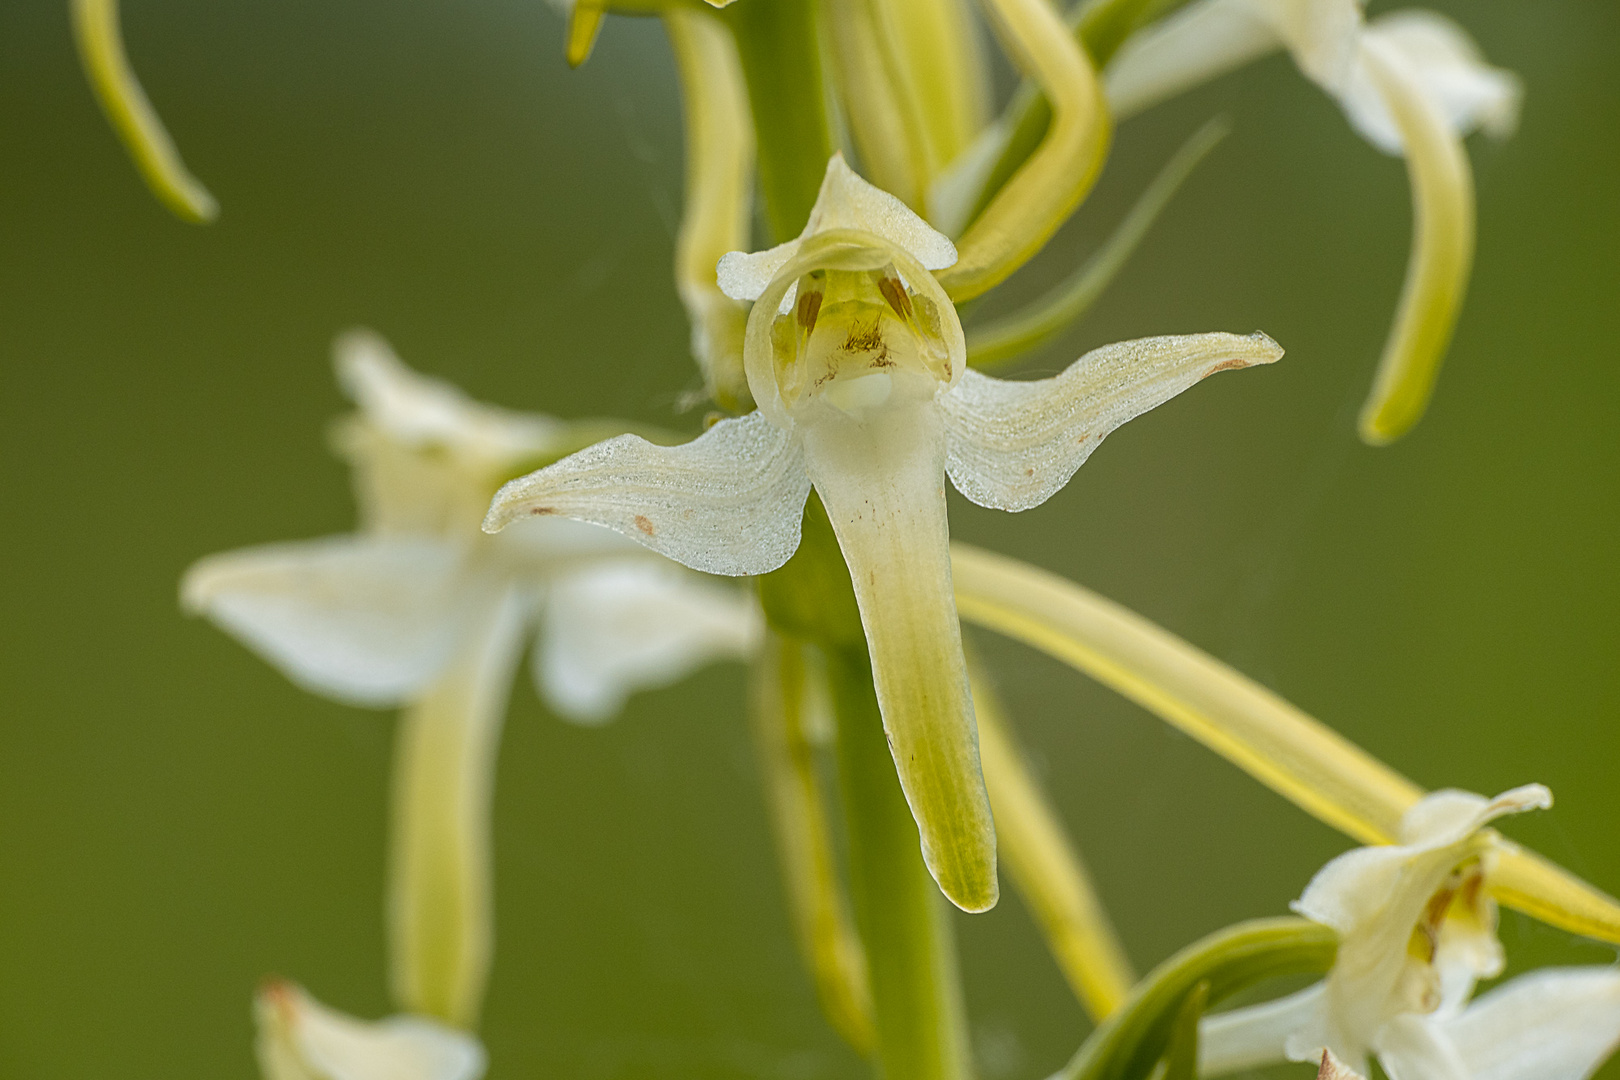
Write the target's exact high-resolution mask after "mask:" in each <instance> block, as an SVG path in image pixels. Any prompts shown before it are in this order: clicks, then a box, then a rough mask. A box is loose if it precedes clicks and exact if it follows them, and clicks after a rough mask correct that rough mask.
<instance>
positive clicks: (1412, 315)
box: [1107, 0, 1522, 444]
mask: <svg viewBox="0 0 1620 1080" xmlns="http://www.w3.org/2000/svg"><path fill="white" fill-rule="evenodd" d="M1361 8H1362V4H1361V0H1199V2H1198V3H1195V4H1193V5H1191V6H1189V7H1187V8H1185V9H1183V10H1182V11H1180V12H1178V13H1176V14H1175V15H1172V16H1170V17H1169V18H1166V19H1165V20H1164V21H1163V22H1161V23H1159V24H1157V25H1155V26H1153V27H1151V28H1149V29H1148V30H1146V31H1144V32H1142V33H1140V34H1138V35H1136V36H1135V37H1133V38H1132V39H1131V40H1130V41H1129V42H1127V44H1126V45H1125V47H1124V48H1122V49H1121V50H1120V53H1119V55H1118V56H1117V57H1116V58H1115V61H1114V63H1113V65H1112V66H1110V68H1109V70H1108V75H1107V91H1108V100H1109V103H1110V105H1111V106H1112V107H1113V109H1114V112H1115V115H1116V116H1119V117H1123V116H1126V115H1129V114H1131V113H1134V112H1137V111H1139V110H1141V109H1144V108H1146V107H1147V106H1149V105H1152V104H1154V103H1156V102H1158V101H1162V100H1164V99H1165V98H1167V97H1170V96H1172V95H1174V94H1177V93H1180V92H1181V91H1183V90H1186V89H1188V88H1190V87H1192V86H1196V85H1198V84H1199V83H1201V82H1204V81H1205V80H1207V79H1210V78H1213V77H1215V76H1217V75H1220V74H1223V73H1224V72H1226V71H1229V70H1231V69H1232V68H1235V67H1237V66H1239V65H1241V64H1244V63H1247V62H1248V61H1250V60H1252V59H1255V58H1257V57H1259V56H1262V55H1264V54H1266V53H1268V52H1271V51H1273V50H1275V49H1277V48H1280V47H1285V48H1287V49H1288V51H1289V52H1290V53H1292V54H1293V57H1294V61H1295V63H1296V64H1298V66H1299V69H1300V71H1301V72H1303V73H1304V74H1305V76H1306V77H1307V78H1309V79H1311V80H1312V81H1313V82H1315V83H1316V84H1317V85H1319V86H1321V87H1322V89H1324V90H1326V91H1327V92H1328V93H1329V94H1331V95H1332V96H1333V97H1334V98H1335V99H1337V100H1338V102H1339V103H1340V105H1341V106H1342V107H1343V108H1344V110H1345V113H1346V114H1347V115H1348V117H1349V119H1350V122H1351V124H1352V125H1353V126H1354V127H1355V129H1356V130H1357V131H1359V132H1360V133H1361V134H1362V135H1363V136H1364V137H1365V138H1366V139H1367V140H1368V141H1369V142H1371V143H1372V144H1373V145H1374V146H1376V147H1378V148H1379V149H1380V150H1383V151H1384V152H1385V153H1389V154H1397V155H1404V156H1405V157H1406V160H1407V168H1408V171H1409V172H1410V174H1411V180H1412V198H1413V207H1414V213H1413V237H1412V254H1411V261H1410V263H1409V264H1408V267H1407V275H1406V286H1405V289H1404V291H1403V293H1402V296H1401V301H1400V307H1399V309H1398V310H1397V312H1396V316H1395V323H1394V326H1393V327H1392V328H1391V330H1390V336H1389V339H1388V340H1387V342H1386V343H1385V346H1384V354H1383V358H1382V360H1381V361H1380V362H1379V367H1378V373H1377V375H1376V376H1375V380H1374V385H1373V390H1372V394H1371V396H1370V397H1369V398H1368V400H1367V403H1366V405H1365V406H1364V408H1363V410H1362V414H1361V435H1362V438H1363V439H1364V440H1366V441H1367V442H1369V443H1374V444H1381V443H1387V442H1390V441H1392V440H1394V439H1397V438H1399V437H1400V436H1401V435H1403V434H1405V433H1406V432H1407V431H1408V430H1409V429H1410V428H1411V427H1412V425H1414V424H1416V423H1417V421H1418V419H1419V418H1420V417H1421V416H1422V415H1423V411H1424V409H1425V408H1426V407H1427V405H1428V401H1429V397H1430V394H1431V393H1432V391H1433V388H1434V380H1435V377H1436V375H1437V374H1438V372H1439V367H1440V362H1441V360H1442V359H1443V358H1444V356H1445V352H1446V347H1447V345H1448V344H1449V343H1450V340H1451V332H1452V329H1453V327H1454V325H1455V322H1456V316H1457V311H1458V309H1459V308H1460V306H1461V303H1462V296H1463V293H1464V291H1465V290H1466V288H1467V284H1468V273H1469V268H1470V265H1471V263H1472V260H1473V249H1474V189H1473V177H1472V174H1471V173H1470V171H1469V167H1468V155H1467V154H1466V152H1465V151H1464V149H1463V146H1462V137H1463V136H1465V135H1467V134H1468V133H1469V132H1471V131H1474V130H1476V129H1482V130H1484V131H1485V132H1486V133H1487V134H1489V135H1491V136H1493V137H1496V138H1503V137H1506V136H1507V135H1510V134H1512V132H1513V129H1514V127H1515V125H1516V124H1517V122H1518V113H1519V101H1520V98H1521V96H1522V87H1521V85H1520V82H1519V80H1518V77H1517V76H1515V75H1514V74H1513V73H1511V72H1508V71H1504V70H1502V69H1501V68H1495V67H1491V66H1490V65H1488V64H1487V63H1486V62H1485V61H1484V59H1483V58H1482V57H1481V56H1480V53H1479V50H1478V48H1477V47H1475V45H1474V43H1473V41H1472V40H1470V38H1469V37H1468V34H1467V33H1466V32H1465V31H1464V30H1463V29H1462V28H1461V27H1459V26H1458V25H1457V24H1455V23H1453V22H1452V21H1450V20H1449V19H1447V18H1445V17H1444V16H1441V15H1438V14H1436V13H1434V12H1431V11H1421V10H1406V11H1396V12H1391V13H1390V14H1387V15H1383V16H1380V17H1379V18H1376V19H1373V20H1372V21H1370V22H1365V21H1363V19H1362V14H1361Z"/></svg>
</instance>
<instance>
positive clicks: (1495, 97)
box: [1340, 11, 1524, 154]
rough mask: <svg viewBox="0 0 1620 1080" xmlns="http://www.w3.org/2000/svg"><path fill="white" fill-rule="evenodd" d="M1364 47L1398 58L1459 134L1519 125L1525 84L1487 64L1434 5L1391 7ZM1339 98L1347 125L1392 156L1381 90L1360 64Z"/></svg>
mask: <svg viewBox="0 0 1620 1080" xmlns="http://www.w3.org/2000/svg"><path fill="white" fill-rule="evenodd" d="M1363 43H1364V47H1368V48H1376V49H1378V50H1379V51H1380V54H1381V55H1382V56H1384V57H1385V58H1386V59H1388V60H1390V61H1392V62H1394V63H1398V64H1400V65H1401V66H1402V68H1403V69H1404V70H1405V71H1407V72H1408V73H1409V74H1410V75H1411V77H1412V78H1413V79H1414V80H1415V81H1416V82H1417V84H1418V85H1419V86H1421V87H1422V88H1423V91H1424V93H1425V94H1426V96H1427V97H1428V98H1429V100H1431V101H1432V102H1433V103H1434V104H1435V105H1436V106H1437V107H1438V108H1439V109H1440V112H1441V113H1442V114H1443V115H1444V117H1445V119H1446V122H1447V124H1448V125H1449V126H1450V127H1451V129H1452V130H1453V131H1455V132H1456V133H1458V134H1459V135H1466V134H1468V133H1469V132H1471V131H1474V130H1475V129H1483V130H1484V131H1485V132H1486V133H1487V134H1489V135H1490V136H1492V137H1493V138H1505V137H1506V136H1508V135H1511V134H1512V133H1513V129H1514V128H1515V127H1516V126H1517V124H1518V117H1519V103H1520V100H1521V99H1522V97H1523V94H1524V87H1523V84H1522V83H1521V82H1520V81H1519V77H1518V76H1517V75H1515V74H1513V73H1512V72H1511V71H1505V70H1503V69H1501V68H1496V67H1491V66H1490V65H1489V64H1487V63H1486V62H1485V60H1484V58H1483V57H1482V56H1481V55H1480V53H1479V49H1478V48H1477V47H1476V46H1475V45H1474V42H1473V40H1472V39H1471V38H1469V36H1468V34H1467V32H1466V31H1464V30H1463V29H1462V27H1460V26H1458V25H1457V24H1456V23H1454V22H1452V21H1451V20H1450V19H1447V18H1446V17H1445V16H1443V15H1440V14H1437V13H1435V12H1432V11H1396V12H1392V13H1390V14H1389V15H1385V16H1383V17H1382V18H1378V19H1374V20H1373V21H1372V22H1371V23H1369V24H1368V26H1367V28H1366V30H1365V32H1364V37H1363ZM1340 100H1341V102H1342V103H1343V105H1344V109H1345V112H1346V114H1347V115H1348V116H1349V118H1350V123H1351V124H1352V125H1353V126H1354V127H1355V129H1356V130H1357V131H1359V132H1360V133H1361V134H1362V136H1363V137H1364V138H1366V139H1367V141H1368V142H1371V143H1372V144H1373V145H1374V146H1376V147H1378V148H1379V149H1381V150H1383V151H1385V152H1386V153H1390V154H1399V153H1401V151H1402V145H1403V142H1404V140H1403V139H1402V137H1401V133H1400V129H1399V126H1398V125H1397V124H1396V123H1395V118H1394V117H1393V116H1392V115H1391V113H1390V109H1389V106H1388V104H1387V103H1386V102H1385V100H1384V95H1383V94H1382V93H1380V92H1379V89H1378V86H1377V84H1376V82H1375V80H1374V79H1373V76H1372V74H1371V73H1370V72H1369V71H1368V70H1367V68H1366V66H1365V65H1364V64H1359V63H1358V64H1356V65H1355V66H1354V67H1353V68H1352V69H1351V72H1350V77H1349V79H1348V81H1347V83H1346V85H1345V87H1344V90H1343V92H1342V94H1341V95H1340Z"/></svg>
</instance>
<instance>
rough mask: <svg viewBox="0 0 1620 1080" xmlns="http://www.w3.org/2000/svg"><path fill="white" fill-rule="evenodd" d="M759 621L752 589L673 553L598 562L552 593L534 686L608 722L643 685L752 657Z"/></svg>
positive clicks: (564, 711)
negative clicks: (714, 576)
mask: <svg viewBox="0 0 1620 1080" xmlns="http://www.w3.org/2000/svg"><path fill="white" fill-rule="evenodd" d="M761 622H762V620H761V617H760V613H759V608H758V605H757V604H755V603H754V601H753V599H752V598H751V597H750V596H749V595H747V594H745V593H743V592H741V591H739V590H738V589H737V588H735V587H734V586H731V585H729V584H727V585H722V584H720V583H719V582H716V581H713V580H704V579H701V578H699V577H697V576H696V575H694V574H690V573H688V572H687V571H685V570H682V569H680V568H679V567H676V566H673V565H671V564H669V563H666V562H652V561H650V560H642V561H634V562H632V561H626V562H620V563H610V564H605V565H598V566H595V567H591V568H589V569H586V570H582V571H580V572H579V573H576V574H570V575H567V576H566V577H563V578H560V579H559V580H557V581H556V582H555V583H554V584H553V585H552V587H551V589H550V591H549V592H548V594H547V597H546V606H545V615H544V617H543V622H542V629H541V632H540V636H539V638H538V640H537V641H536V643H535V662H534V665H533V670H534V674H535V679H536V687H537V689H538V690H539V692H540V695H541V696H542V697H543V698H544V699H545V700H546V702H547V703H548V704H549V705H550V706H551V707H552V708H553V709H554V710H556V711H557V712H558V713H559V714H561V715H562V716H564V717H566V718H568V719H570V720H574V721H577V722H580V723H601V722H603V721H605V720H608V719H610V718H611V717H612V716H613V715H614V714H615V713H617V712H618V711H619V710H620V708H622V707H623V705H624V703H625V700H626V699H627V698H628V697H629V696H630V695H631V694H632V693H633V692H635V691H637V690H641V689H647V688H651V687H655V686H663V685H666V684H668V683H672V682H675V681H677V680H679V679H681V678H683V677H684V676H685V675H687V674H688V673H690V672H692V671H694V670H696V669H697V668H698V667H700V666H702V665H704V664H706V663H708V662H709V661H711V660H718V659H725V658H733V659H741V658H743V657H746V656H748V655H749V654H750V653H751V652H752V651H753V650H754V648H755V646H756V645H757V644H758V643H759V638H760V633H761V631H762V629H763V627H762V625H761Z"/></svg>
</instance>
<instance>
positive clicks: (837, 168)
mask: <svg viewBox="0 0 1620 1080" xmlns="http://www.w3.org/2000/svg"><path fill="white" fill-rule="evenodd" d="M955 257H956V251H955V248H954V247H953V246H952V244H951V242H950V241H949V240H948V239H947V238H946V237H945V236H943V235H941V234H940V233H938V232H936V231H935V230H934V229H932V228H931V227H930V226H929V225H928V224H927V223H926V222H924V221H923V220H922V219H921V218H920V217H918V216H917V215H916V214H915V213H913V212H912V211H911V210H909V209H907V208H906V207H905V206H904V205H903V204H902V203H901V202H900V201H899V200H898V199H896V198H894V197H893V196H892V195H890V194H888V193H887V192H884V191H880V190H879V189H877V188H875V187H873V186H872V185H870V184H868V183H867V182H866V181H864V180H862V179H861V178H860V177H859V176H857V175H855V173H854V172H852V171H851V170H850V169H849V167H848V166H847V165H845V164H844V161H843V158H842V157H840V156H837V155H835V156H834V157H833V158H832V160H831V161H830V162H829V163H828V166H827V172H826V176H825V179H824V181H823V184H822V188H821V194H820V198H819V199H818V200H817V202H816V205H815V208H814V209H813V210H812V212H811V214H810V219H809V221H808V223H807V224H806V225H805V228H804V231H803V233H802V234H801V235H800V236H799V237H798V238H797V239H795V240H791V241H789V242H787V243H785V244H781V245H779V246H777V247H774V248H771V249H770V250H768V251H762V252H757V253H754V254H744V253H742V252H735V253H732V254H730V255H727V256H726V257H725V258H724V259H722V260H721V263H720V267H719V279H720V286H721V288H722V289H724V290H725V291H726V293H727V294H728V295H730V296H733V297H735V298H737V299H742V300H752V301H753V302H754V307H753V310H752V312H751V313H750V315H749V321H748V331H747V338H746V343H745V366H746V369H747V375H748V383H749V387H750V389H751V391H752V393H753V397H754V400H755V402H756V403H758V406H759V411H758V412H755V413H751V414H749V415H748V416H745V417H742V418H741V419H736V420H722V421H720V422H719V423H717V424H715V425H714V426H713V427H712V428H710V429H709V430H708V431H706V432H705V433H704V434H703V435H701V436H699V437H698V438H697V439H696V440H694V441H692V442H691V443H688V444H686V445H685V446H680V447H673V448H668V447H659V446H654V445H653V444H651V443H649V442H647V441H646V440H643V439H639V438H637V437H635V436H621V437H619V438H617V439H613V440H610V441H608V442H605V443H602V444H601V445H598V446H594V447H591V448H590V449H588V450H584V451H581V452H580V453H578V454H576V455H574V456H572V457H569V458H567V459H565V460H563V461H561V462H558V463H557V464H555V465H553V466H550V467H548V468H545V469H542V470H540V471H538V472H536V473H534V474H532V475H530V476H526V477H524V478H522V479H520V480H514V481H512V482H511V483H509V484H507V485H506V486H505V487H503V488H502V489H501V491H500V492H499V493H498V494H497V495H496V497H495V501H494V504H493V506H492V507H491V509H490V513H489V517H488V519H487V520H486V522H485V525H484V527H485V528H486V529H487V530H490V531H498V530H500V529H502V528H504V527H506V526H507V525H510V524H512V523H514V522H517V521H520V520H523V519H525V518H530V517H535V516H552V515H562V516H568V517H574V518H578V519H581V520H584V521H591V522H595V523H597V524H601V525H607V526H609V527H610V528H614V529H618V530H619V531H620V532H623V533H624V534H625V535H627V536H630V537H632V538H634V539H636V540H638V541H640V542H641V543H643V544H645V545H646V546H648V547H651V548H652V549H653V550H655V551H658V552H660V553H662V554H664V555H667V556H669V557H670V558H672V559H675V560H676V561H677V562H681V563H684V564H685V565H687V566H691V567H693V568H695V569H700V570H705V571H707V572H710V573H717V574H735V575H743V574H763V573H766V572H768V571H771V570H774V569H776V568H777V567H779V566H781V565H782V564H783V563H784V562H786V561H787V559H788V557H789V556H790V555H792V554H793V551H794V550H795V548H797V546H798V543H799V525H800V518H801V516H802V514H803V508H804V502H805V499H806V497H807V496H808V494H809V491H810V488H811V487H812V486H813V487H814V488H815V489H816V492H817V493H818V494H819V496H820V498H821V500H822V502H823V503H824V504H825V505H826V507H827V512H828V514H829V516H830V518H831V520H832V523H833V528H834V530H835V531H836V533H837V535H838V542H839V546H840V547H841V549H842V551H843V554H844V558H845V560H846V561H847V562H848V564H849V567H850V571H851V575H852V577H853V580H854V585H855V594H856V599H857V601H858V602H859V605H860V610H861V618H862V623H863V625H864V627H865V631H866V636H867V642H868V645H869V647H870V650H871V659H872V668H873V679H874V683H875V686H876V689H877V695H878V701H879V704H880V707H881V709H882V713H883V721H884V727H885V730H886V731H887V733H888V735H889V740H890V746H891V749H892V751H893V754H894V759H895V764H896V767H897V768H898V770H899V774H900V782H901V786H902V787H903V788H904V790H905V793H906V798H907V801H908V802H909V803H910V805H911V809H912V812H913V814H914V815H915V817H916V819H917V823H918V828H919V829H920V831H921V836H922V846H923V855H924V859H925V860H926V861H927V863H928V867H929V870H930V872H931V873H932V874H933V875H934V878H935V880H936V881H938V882H939V884H940V887H941V889H942V890H943V891H944V892H945V894H946V895H947V896H948V897H950V898H951V900H953V901H954V902H955V903H956V904H958V905H959V906H961V907H963V908H965V909H967V910H970V911H980V910H984V909H986V908H988V907H990V906H991V905H993V904H994V903H995V900H996V896H997V887H996V878H995V834H994V830H993V827H992V824H991V818H990V808H989V803H988V801H987V799H986V797H985V794H984V783H983V780H982V778H981V775H980V768H979V754H978V744H977V736H976V733H975V727H974V720H973V704H972V698H971V696H970V694H969V692H968V685H967V675H966V666H965V663H964V661H963V658H962V646H961V637H960V630H959V628H958V625H957V620H956V609H955V603H954V600H953V599H952V593H951V568H950V552H949V536H948V529H947V524H946V520H945V483H944V481H945V476H946V475H947V474H948V475H949V476H950V478H951V481H952V482H953V483H954V484H955V485H956V487H957V489H958V490H959V491H961V492H962V493H963V494H964V495H966V496H967V497H968V498H969V499H972V500H973V501H974V502H976V503H979V504H980V505H983V506H993V507H997V508H1000V509H1003V510H1025V509H1028V508H1030V507H1032V506H1038V505H1040V504H1041V503H1043V502H1045V501H1046V500H1047V499H1048V498H1050V497H1051V496H1052V495H1053V494H1054V493H1055V492H1057V490H1058V489H1059V488H1061V487H1062V486H1063V485H1064V484H1065V483H1067V482H1068V480H1069V477H1070V476H1072V475H1073V474H1074V472H1075V470H1076V469H1078V468H1079V467H1080V465H1081V463H1082V462H1084V461H1085V459H1086V458H1087V457H1088V456H1089V455H1090V453H1091V452H1092V450H1094V449H1095V448H1096V447H1097V445H1098V444H1099V443H1100V442H1101V441H1102V439H1103V437H1104V436H1106V435H1107V434H1108V433H1109V432H1110V431H1112V430H1114V429H1115V428H1116V427H1118V426H1119V425H1120V424H1123V423H1124V422H1125V421H1126V420H1129V419H1130V418H1131V417H1133V416H1137V415H1139V414H1141V413H1143V412H1146V411H1147V410H1148V409H1151V408H1153V407H1154V406H1156V405H1159V404H1162V403H1163V402H1165V401H1167V400H1169V399H1170V398H1171V397H1174V396H1175V395H1176V394H1178V393H1180V392H1181V391H1182V390H1185V389H1186V388H1188V387H1189V386H1191V385H1192V384H1194V383H1196V382H1197V381H1199V380H1200V379H1202V378H1203V377H1204V376H1206V375H1210V374H1213V373H1214V372H1216V371H1222V370H1226V369H1228V368H1238V367H1247V366H1249V365H1251V364H1261V363H1270V362H1271V361H1273V360H1276V359H1277V358H1278V357H1279V356H1280V355H1282V350H1281V349H1279V348H1278V347H1277V345H1276V343H1275V342H1273V341H1272V340H1271V339H1270V338H1267V337H1265V336H1264V335H1254V336H1251V337H1241V336H1236V335H1231V334H1203V335H1195V336H1191V337H1165V338H1151V339H1147V340H1143V341H1136V342H1127V343H1124V344H1120V345H1111V346H1108V347H1105V348H1103V349H1098V350H1096V351H1094V352H1092V353H1089V354H1087V355H1086V356H1084V357H1082V358H1081V359H1080V360H1078V361H1076V362H1075V363H1074V364H1073V365H1071V366H1070V367H1069V368H1068V370H1066V371H1065V372H1063V373H1062V374H1061V375H1058V376H1057V377H1055V378H1051V379H1043V380H1040V381H1036V382H1005V381H1002V380H998V379H993V378H990V377H988V376H985V375H981V374H979V373H978V372H975V371H970V370H968V369H967V367H966V364H965V363H964V359H965V357H964V345H963V337H962V329H961V324H960V323H959V322H958V320H957V316H956V311H955V308H954V307H953V306H952V304H951V302H950V300H949V299H948V298H947V297H946V295H945V293H944V291H943V290H942V289H941V288H940V286H939V284H938V283H937V282H936V281H935V279H934V277H933V273H932V271H935V270H939V269H942V268H944V267H947V266H949V265H951V263H952V262H953V261H954V260H955Z"/></svg>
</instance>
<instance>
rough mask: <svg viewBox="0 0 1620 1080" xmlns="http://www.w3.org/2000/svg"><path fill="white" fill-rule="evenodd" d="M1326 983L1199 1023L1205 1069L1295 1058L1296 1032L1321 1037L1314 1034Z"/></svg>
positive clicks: (1208, 1072) (1216, 1071) (1212, 1072)
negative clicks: (1291, 1052)
mask: <svg viewBox="0 0 1620 1080" xmlns="http://www.w3.org/2000/svg"><path fill="white" fill-rule="evenodd" d="M1322 989H1323V988H1322V984H1321V983H1317V984H1315V985H1314V986H1308V987H1306V988H1305V989H1304V990H1301V991H1299V992H1298V993H1296V994H1289V995H1288V996H1287V997H1282V998H1278V999H1277V1000H1275V1001H1268V1002H1265V1003H1264V1004H1261V1005H1251V1006H1248V1007H1247V1008H1242V1009H1233V1010H1231V1011H1230V1012H1223V1013H1215V1014H1213V1015H1211V1016H1207V1017H1205V1018H1204V1019H1203V1021H1202V1022H1200V1023H1199V1025H1198V1073H1199V1075H1200V1076H1219V1075H1221V1074H1222V1073H1229V1072H1237V1071H1238V1070H1240V1069H1255V1068H1259V1067H1261V1066H1263V1065H1273V1064H1276V1063H1277V1062H1280V1061H1288V1060H1291V1057H1290V1055H1289V1053H1288V1045H1289V1040H1290V1037H1292V1036H1297V1035H1300V1034H1302V1033H1303V1034H1304V1035H1305V1040H1306V1041H1307V1042H1315V1041H1318V1040H1317V1039H1316V1038H1314V1037H1313V1036H1314V1034H1315V1032H1316V1031H1317V1029H1319V1028H1320V1027H1321V1022H1320V1014H1321V1010H1322ZM1310 1049H1311V1050H1315V1049H1316V1048H1314V1047H1312V1048H1310ZM1318 1056H1320V1055H1319V1052H1318Z"/></svg>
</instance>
